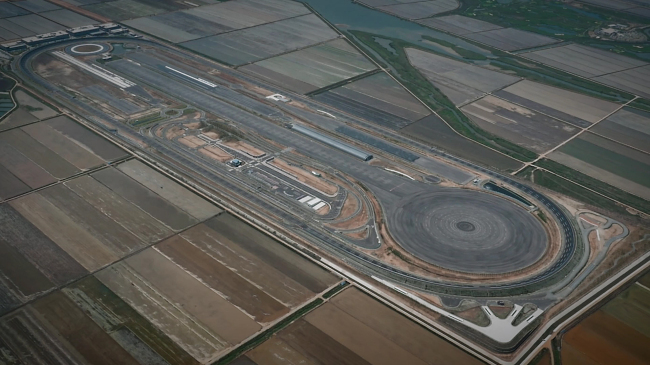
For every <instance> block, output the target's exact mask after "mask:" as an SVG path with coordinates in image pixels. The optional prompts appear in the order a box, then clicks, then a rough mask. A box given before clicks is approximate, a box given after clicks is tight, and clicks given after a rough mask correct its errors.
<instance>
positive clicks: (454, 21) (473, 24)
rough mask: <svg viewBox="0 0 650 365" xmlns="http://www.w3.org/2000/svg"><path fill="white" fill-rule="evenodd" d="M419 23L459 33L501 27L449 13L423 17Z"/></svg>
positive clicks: (463, 33)
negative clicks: (427, 17)
mask: <svg viewBox="0 0 650 365" xmlns="http://www.w3.org/2000/svg"><path fill="white" fill-rule="evenodd" d="M418 23H420V24H423V25H426V26H429V27H432V28H436V29H440V30H444V31H445V32H449V33H453V34H458V35H466V34H471V33H478V32H485V31H488V30H495V29H501V27H500V26H498V25H496V24H492V23H488V22H485V21H483V20H478V19H474V18H469V17H466V16H462V15H447V16H440V17H435V18H429V19H422V20H420V21H418Z"/></svg>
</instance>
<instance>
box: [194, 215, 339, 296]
mask: <svg viewBox="0 0 650 365" xmlns="http://www.w3.org/2000/svg"><path fill="white" fill-rule="evenodd" d="M206 225H207V226H208V227H210V228H211V229H213V230H214V231H216V232H217V234H218V235H219V236H220V237H223V238H226V239H228V240H230V241H231V242H236V243H237V244H238V245H239V246H240V247H242V248H244V249H245V250H246V251H248V252H250V253H252V254H253V255H255V256H258V257H259V258H261V259H262V260H264V261H265V262H267V263H269V264H270V265H271V266H273V267H274V268H276V269H277V270H279V271H281V272H282V273H284V274H285V275H286V276H288V277H290V278H291V279H293V280H294V281H296V282H298V283H300V284H301V285H303V286H304V287H306V288H307V289H309V290H310V291H311V292H313V293H320V292H322V291H323V290H325V289H327V288H328V287H329V286H331V285H333V284H334V283H336V281H337V280H336V278H335V277H334V276H332V274H330V273H329V272H327V271H325V270H323V269H321V268H320V267H318V266H316V265H314V264H313V263H311V262H309V261H307V260H306V259H305V258H303V257H302V256H300V255H298V254H297V253H295V252H293V251H291V250H289V249H288V248H286V247H284V246H283V245H281V244H280V243H279V242H277V241H275V240H274V239H272V238H271V237H269V236H267V235H265V234H263V233H262V232H260V231H258V230H257V229H255V228H253V227H252V226H250V225H248V224H247V223H245V222H243V221H241V220H239V219H237V218H236V217H234V216H232V215H230V214H221V215H219V216H217V217H215V218H213V219H211V220H209V221H207V222H206ZM219 236H218V237H219Z"/></svg>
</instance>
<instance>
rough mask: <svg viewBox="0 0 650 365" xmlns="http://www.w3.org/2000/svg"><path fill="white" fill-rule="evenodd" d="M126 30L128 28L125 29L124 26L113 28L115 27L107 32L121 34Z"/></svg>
mask: <svg viewBox="0 0 650 365" xmlns="http://www.w3.org/2000/svg"><path fill="white" fill-rule="evenodd" d="M128 31H129V30H128V29H126V28H115V29H111V30H109V31H108V33H109V34H123V33H126V32H128Z"/></svg>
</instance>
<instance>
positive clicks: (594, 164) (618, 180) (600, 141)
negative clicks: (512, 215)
mask: <svg viewBox="0 0 650 365" xmlns="http://www.w3.org/2000/svg"><path fill="white" fill-rule="evenodd" d="M549 157H550V158H551V159H552V160H554V161H556V162H559V163H561V164H563V165H565V166H569V167H571V168H573V169H575V170H578V171H580V172H582V173H584V174H586V175H589V176H591V177H593V178H596V179H598V180H601V181H604V182H606V183H608V184H610V185H613V186H616V187H618V188H620V189H622V190H625V191H627V192H629V193H632V194H635V195H637V196H639V197H641V198H644V199H646V200H650V155H648V154H645V153H643V152H639V151H637V150H634V149H632V148H630V147H626V146H623V145H621V144H618V143H616V142H613V141H611V140H608V139H605V138H603V137H599V136H597V135H594V134H591V133H585V134H582V135H580V136H579V137H578V138H575V139H573V140H571V141H570V142H569V143H567V144H565V145H563V146H562V147H560V148H559V149H558V150H556V151H554V152H553V153H551V154H550V155H549Z"/></svg>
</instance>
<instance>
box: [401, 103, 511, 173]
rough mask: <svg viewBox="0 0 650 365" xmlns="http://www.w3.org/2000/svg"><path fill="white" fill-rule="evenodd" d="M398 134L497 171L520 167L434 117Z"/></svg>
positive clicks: (425, 119)
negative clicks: (491, 167)
mask: <svg viewBox="0 0 650 365" xmlns="http://www.w3.org/2000/svg"><path fill="white" fill-rule="evenodd" d="M400 132H401V133H403V134H405V135H407V136H409V137H411V138H415V139H417V140H419V141H422V142H424V143H429V144H431V145H432V146H436V147H437V148H439V149H441V150H444V151H448V152H449V153H452V154H454V155H456V156H459V157H462V158H466V159H468V160H472V161H477V162H480V163H482V164H484V165H486V166H493V167H495V168H497V169H499V170H503V171H514V170H517V169H518V168H519V167H521V163H520V162H519V161H516V160H513V159H511V158H510V157H507V156H504V155H502V154H500V153H497V152H494V151H492V150H490V149H488V148H485V147H484V146H482V145H480V144H478V143H476V142H472V141H470V140H469V139H466V138H464V137H462V136H460V135H459V134H458V133H456V132H455V131H453V130H452V129H451V128H449V126H448V125H447V124H445V122H444V121H443V120H442V119H440V118H439V117H438V116H436V115H430V116H428V117H426V118H423V119H421V120H419V121H417V122H415V123H413V124H410V125H409V126H407V127H406V128H403V129H401V130H400Z"/></svg>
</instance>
